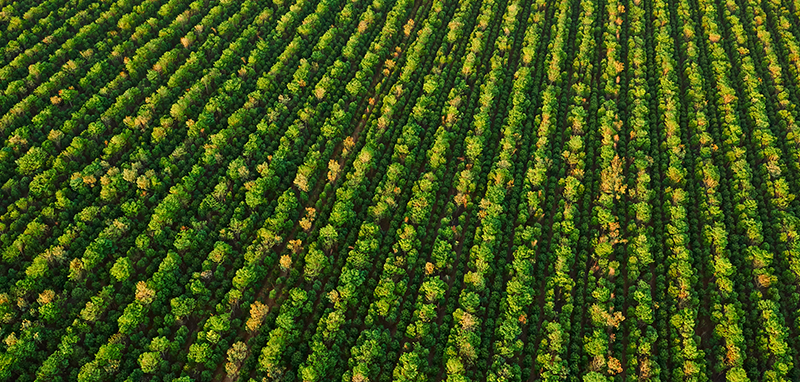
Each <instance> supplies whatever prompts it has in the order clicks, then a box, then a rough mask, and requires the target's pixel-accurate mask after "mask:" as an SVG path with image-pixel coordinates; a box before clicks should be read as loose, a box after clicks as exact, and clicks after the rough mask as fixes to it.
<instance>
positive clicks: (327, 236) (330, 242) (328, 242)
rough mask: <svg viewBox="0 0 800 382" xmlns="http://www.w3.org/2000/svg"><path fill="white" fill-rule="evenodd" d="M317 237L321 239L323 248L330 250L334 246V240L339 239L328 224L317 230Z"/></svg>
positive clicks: (334, 229)
mask: <svg viewBox="0 0 800 382" xmlns="http://www.w3.org/2000/svg"><path fill="white" fill-rule="evenodd" d="M319 237H320V239H322V245H323V248H325V249H331V248H333V246H334V245H336V240H338V239H339V233H338V232H336V228H334V227H333V226H332V225H330V224H328V225H326V226H325V227H322V229H320V230H319Z"/></svg>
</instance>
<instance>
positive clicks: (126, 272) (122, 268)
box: [111, 257, 132, 281]
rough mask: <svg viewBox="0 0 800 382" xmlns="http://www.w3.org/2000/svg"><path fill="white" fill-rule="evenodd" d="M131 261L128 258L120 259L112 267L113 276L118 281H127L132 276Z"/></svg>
mask: <svg viewBox="0 0 800 382" xmlns="http://www.w3.org/2000/svg"><path fill="white" fill-rule="evenodd" d="M131 269H132V265H131V260H130V259H129V258H127V257H120V258H119V259H117V261H116V262H115V263H114V266H112V267H111V275H112V276H114V278H116V279H117V281H125V280H127V279H128V277H130V275H131Z"/></svg>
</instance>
